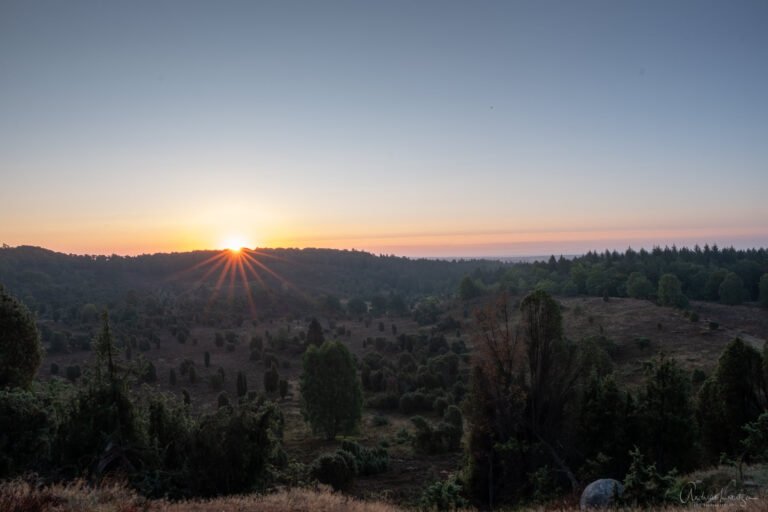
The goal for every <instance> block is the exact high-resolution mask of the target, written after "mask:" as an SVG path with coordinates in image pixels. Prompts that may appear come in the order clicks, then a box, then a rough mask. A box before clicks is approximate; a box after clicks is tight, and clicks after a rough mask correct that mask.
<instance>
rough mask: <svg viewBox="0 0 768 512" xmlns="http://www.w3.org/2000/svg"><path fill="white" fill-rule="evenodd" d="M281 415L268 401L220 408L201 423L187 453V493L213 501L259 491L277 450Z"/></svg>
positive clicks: (279, 462) (280, 460)
mask: <svg viewBox="0 0 768 512" xmlns="http://www.w3.org/2000/svg"><path fill="white" fill-rule="evenodd" d="M283 421H284V420H283V416H282V413H281V411H280V408H279V407H277V406H275V405H274V404H272V403H270V402H266V403H263V404H259V403H257V402H250V401H247V402H243V403H241V404H240V405H238V406H232V407H220V408H219V409H217V410H216V411H215V412H213V413H211V414H206V415H204V416H202V417H201V418H200V421H199V424H198V426H197V428H196V430H195V433H194V439H193V447H192V450H190V462H189V477H188V482H187V485H188V488H189V489H194V490H195V492H196V493H199V494H202V495H207V496H212V495H218V494H232V493H242V492H246V491H251V490H259V489H263V488H264V487H265V486H266V484H267V483H268V482H269V480H270V478H271V476H270V475H271V472H270V466H275V465H277V466H280V465H282V464H283V463H284V462H285V460H284V457H283V456H281V455H284V454H283V453H282V451H281V450H280V440H281V439H282V425H283Z"/></svg>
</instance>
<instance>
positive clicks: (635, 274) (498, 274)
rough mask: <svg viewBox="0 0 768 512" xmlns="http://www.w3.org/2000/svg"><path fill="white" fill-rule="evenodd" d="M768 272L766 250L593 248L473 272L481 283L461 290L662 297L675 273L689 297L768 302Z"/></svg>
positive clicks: (729, 302) (465, 286) (474, 277)
mask: <svg viewBox="0 0 768 512" xmlns="http://www.w3.org/2000/svg"><path fill="white" fill-rule="evenodd" d="M766 273H768V251H766V249H748V250H737V249H734V248H732V247H730V248H726V249H721V248H719V247H717V245H713V246H711V247H710V246H709V245H705V246H704V247H703V248H702V247H699V246H698V245H697V246H695V247H693V248H692V249H689V248H681V249H678V248H677V247H674V246H673V247H671V248H670V247H664V248H663V249H662V248H660V247H656V248H654V249H653V250H651V251H646V250H644V249H641V250H639V251H635V250H633V249H627V250H626V251H625V252H623V253H620V252H617V251H605V252H602V253H599V252H588V253H587V254H585V255H584V256H580V257H577V258H570V259H569V258H564V257H562V256H561V257H560V258H555V257H554V256H551V257H550V258H549V260H548V261H539V262H534V263H516V264H512V265H509V266H507V267H505V268H504V269H501V270H499V269H496V270H495V271H493V272H488V270H487V269H477V270H476V271H475V272H474V274H472V279H473V280H474V283H473V284H475V285H476V286H472V285H471V284H469V283H466V282H465V283H462V288H461V293H462V295H464V296H465V297H466V296H467V295H469V296H471V295H473V294H476V293H481V292H482V288H483V287H484V286H485V287H486V288H493V289H495V288H497V287H499V288H502V289H506V290H508V291H510V292H513V293H515V292H521V293H522V292H526V291H529V290H533V289H540V290H544V291H546V292H548V293H551V294H554V295H592V296H598V297H599V296H609V297H635V298H656V297H657V294H658V289H659V281H660V280H661V278H662V276H664V275H665V274H669V275H672V276H675V277H676V278H677V279H678V280H679V282H680V287H681V290H682V293H683V294H684V295H685V297H687V298H688V299H692V300H707V301H721V302H724V303H727V304H738V303H741V302H742V301H755V300H768V276H766ZM761 283H762V284H761ZM761 288H763V290H764V291H763V294H762V296H761Z"/></svg>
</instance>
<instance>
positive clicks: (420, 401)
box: [399, 391, 432, 414]
mask: <svg viewBox="0 0 768 512" xmlns="http://www.w3.org/2000/svg"><path fill="white" fill-rule="evenodd" d="M399 409H400V412H401V413H403V414H413V413H415V412H427V411H431V410H432V400H430V399H429V397H428V396H427V395H425V394H424V393H421V392H419V391H415V392H411V393H405V394H404V395H403V396H401V397H400V405H399Z"/></svg>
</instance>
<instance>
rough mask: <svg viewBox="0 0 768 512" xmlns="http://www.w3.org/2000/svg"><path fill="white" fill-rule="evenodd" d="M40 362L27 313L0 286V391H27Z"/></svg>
mask: <svg viewBox="0 0 768 512" xmlns="http://www.w3.org/2000/svg"><path fill="white" fill-rule="evenodd" d="M42 359H43V349H42V346H41V345H40V335H39V333H38V332H37V327H36V326H35V319H34V318H33V317H32V313H30V311H29V309H27V307H26V306H25V305H24V304H22V303H21V302H19V301H18V300H16V299H15V298H13V297H11V296H10V295H8V294H7V293H6V292H5V289H4V288H3V287H2V286H0V388H2V387H6V386H10V387H22V388H27V387H29V385H30V384H31V383H32V379H33V378H34V377H35V373H36V372H37V369H38V368H39V367H40V363H41V361H42Z"/></svg>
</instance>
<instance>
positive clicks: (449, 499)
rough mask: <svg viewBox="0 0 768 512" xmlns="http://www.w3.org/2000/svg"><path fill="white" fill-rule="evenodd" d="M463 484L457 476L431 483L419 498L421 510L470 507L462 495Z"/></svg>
mask: <svg viewBox="0 0 768 512" xmlns="http://www.w3.org/2000/svg"><path fill="white" fill-rule="evenodd" d="M462 493H463V490H462V488H461V484H460V483H459V481H458V480H457V479H456V477H455V476H451V477H450V478H448V479H446V480H438V481H437V482H433V483H432V484H430V485H429V486H428V487H427V488H426V489H424V492H423V493H422V494H421V498H420V499H419V509H421V510H425V511H426V510H458V509H462V508H466V507H469V502H468V501H467V500H466V499H464V497H463V496H462Z"/></svg>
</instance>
